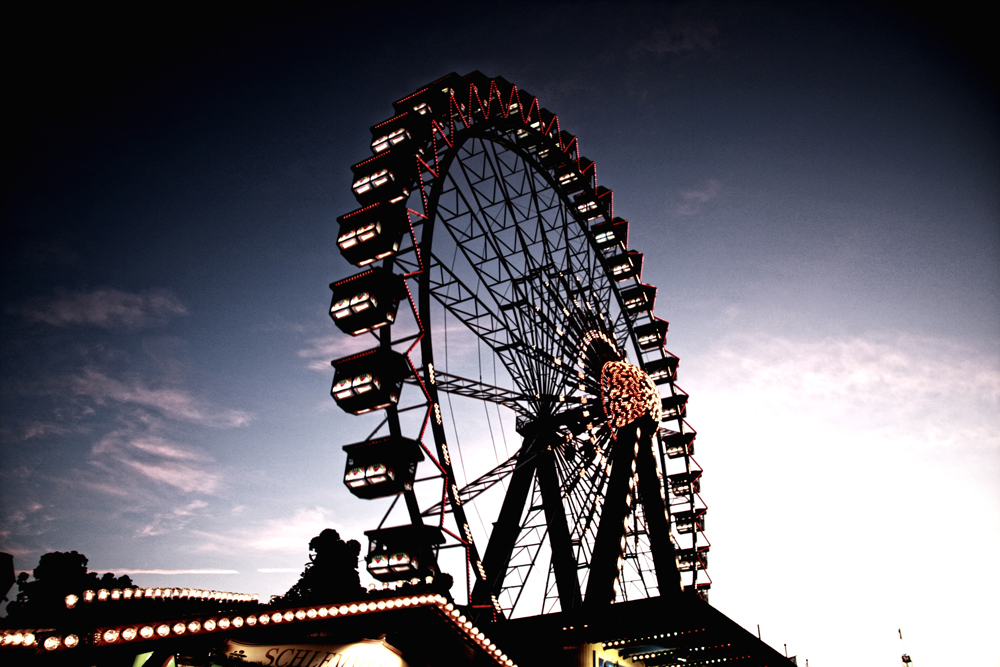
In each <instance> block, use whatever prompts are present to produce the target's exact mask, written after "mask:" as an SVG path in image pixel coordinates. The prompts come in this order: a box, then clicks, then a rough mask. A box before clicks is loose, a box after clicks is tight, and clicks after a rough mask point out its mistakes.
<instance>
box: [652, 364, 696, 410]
mask: <svg viewBox="0 0 1000 667" xmlns="http://www.w3.org/2000/svg"><path fill="white" fill-rule="evenodd" d="M674 358H676V357H674ZM668 372H669V371H668ZM654 382H655V380H654ZM674 389H676V387H675V388H674ZM687 402H688V395H687V394H685V393H683V392H681V393H678V394H673V395H671V396H664V397H663V398H661V399H660V414H661V417H660V419H661V420H662V421H668V420H671V419H680V418H681V417H684V416H685V415H686V414H687Z"/></svg>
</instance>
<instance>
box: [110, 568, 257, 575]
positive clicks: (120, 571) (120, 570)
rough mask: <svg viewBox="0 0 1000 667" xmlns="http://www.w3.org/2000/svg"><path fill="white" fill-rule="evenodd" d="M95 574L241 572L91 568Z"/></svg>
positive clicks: (227, 571) (235, 571)
mask: <svg viewBox="0 0 1000 667" xmlns="http://www.w3.org/2000/svg"><path fill="white" fill-rule="evenodd" d="M91 571H93V572H112V573H114V574H117V575H122V574H128V575H133V574H167V575H172V574H239V573H240V571H239V570H215V569H204V570H130V569H128V568H117V567H109V568H105V567H101V568H91Z"/></svg>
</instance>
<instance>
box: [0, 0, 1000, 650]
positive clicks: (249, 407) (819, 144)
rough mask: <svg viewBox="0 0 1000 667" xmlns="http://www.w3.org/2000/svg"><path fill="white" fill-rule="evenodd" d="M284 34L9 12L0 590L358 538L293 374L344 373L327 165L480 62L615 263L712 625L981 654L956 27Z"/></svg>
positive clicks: (996, 263) (979, 198)
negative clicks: (610, 209) (29, 574)
mask: <svg viewBox="0 0 1000 667" xmlns="http://www.w3.org/2000/svg"><path fill="white" fill-rule="evenodd" d="M961 6H962V5H961V4H958V5H954V7H956V8H960V7H961ZM321 7H322V5H320V4H319V3H316V4H315V5H309V6H308V9H297V10H291V9H283V10H280V11H278V10H270V11H263V10H262V11H259V12H257V13H254V14H250V15H244V16H227V17H218V16H216V17H211V16H205V15H198V14H193V13H192V14H186V15H185V14H168V13H167V12H168V9H167V7H166V6H164V7H163V9H162V11H163V14H162V15H152V14H138V13H136V14H135V15H132V16H128V17H125V20H127V22H128V25H129V26H130V27H131V29H130V30H128V31H118V30H116V29H112V27H111V25H112V24H113V22H112V21H111V19H112V18H115V19H116V20H121V17H120V16H115V17H112V16H110V14H109V15H106V16H102V15H99V11H98V14H95V13H94V11H93V10H92V9H88V10H87V13H86V14H84V13H83V12H84V10H83V9H80V10H75V11H79V12H80V14H79V15H72V14H69V15H61V16H60V15H53V14H52V13H46V14H44V15H41V14H39V15H34V14H31V15H28V14H26V15H23V16H21V17H17V20H16V21H12V22H11V24H10V25H11V29H12V30H13V31H14V32H16V33H17V34H18V35H19V39H14V40H11V42H10V43H9V44H7V45H6V46H4V49H5V57H6V59H7V60H6V61H7V62H8V64H9V65H8V67H9V69H10V70H11V72H10V74H9V77H10V81H8V83H7V88H8V90H7V95H5V97H6V99H7V106H8V107H10V109H12V111H11V112H10V117H9V119H8V122H7V134H8V136H9V138H8V142H7V146H5V149H4V152H5V155H6V158H7V165H6V170H5V179H4V181H5V188H6V192H5V194H4V198H3V202H2V224H3V227H2V230H3V231H2V234H3V235H2V241H0V252H2V271H3V277H2V281H0V294H2V304H0V336H2V343H3V344H2V348H0V363H2V375H0V377H2V382H0V439H2V440H0V551H6V552H9V553H12V554H13V555H14V563H15V568H17V569H18V570H19V571H20V570H31V569H32V568H33V567H34V566H35V565H36V564H37V563H38V558H39V556H40V555H41V554H43V553H45V552H48V551H69V550H76V551H79V552H81V553H83V554H85V555H86V556H87V557H88V558H89V559H90V569H91V570H94V571H98V572H108V571H111V572H114V573H116V574H130V575H131V576H132V579H133V580H134V581H135V582H137V583H139V584H141V585H150V586H183V587H204V588H215V589H220V590H229V591H239V592H250V593H260V594H261V595H262V596H264V597H265V598H266V596H268V595H270V594H275V593H283V592H284V591H286V590H287V589H288V588H289V587H290V586H291V585H292V584H293V583H294V582H295V581H296V579H297V576H298V573H299V572H301V570H302V567H303V564H304V563H305V562H306V560H307V557H308V542H309V539H310V538H311V537H313V536H315V535H317V534H318V533H319V532H320V531H321V530H322V529H323V528H326V527H333V528H336V529H337V530H339V531H340V533H341V534H342V535H343V536H344V537H346V538H352V539H358V540H359V541H361V542H362V543H364V542H365V538H364V536H363V531H365V530H368V529H371V528H374V527H375V525H376V524H377V523H378V520H379V519H380V517H381V515H382V511H384V509H385V505H384V504H380V503H378V502H369V503H366V502H365V501H362V500H358V499H356V498H354V497H353V496H351V495H350V494H349V493H348V492H347V490H346V489H345V488H344V485H343V483H342V475H343V466H344V453H343V451H342V450H341V446H342V445H344V444H348V443H352V442H357V441H359V440H362V439H364V437H365V436H366V434H367V433H368V432H370V431H371V430H372V428H373V427H374V425H375V424H376V423H377V419H376V418H375V417H373V416H364V417H353V416H349V415H346V414H345V413H343V412H342V411H341V410H340V409H339V408H337V406H336V405H335V404H334V402H333V401H332V400H331V398H330V395H329V391H330V384H331V380H332V369H331V368H330V365H329V362H330V360H331V359H333V358H336V357H340V356H343V355H344V354H345V353H346V351H347V350H349V349H356V348H351V347H350V345H351V344H352V343H351V342H350V341H345V337H344V336H343V335H342V334H341V333H340V332H339V331H338V330H337V329H336V328H335V327H334V326H333V324H332V322H331V321H330V318H329V316H328V315H327V309H328V307H329V299H330V291H329V288H328V284H329V283H330V282H332V281H334V280H338V279H340V278H343V277H346V276H348V275H350V274H351V273H353V272H355V271H356V269H355V268H354V267H352V266H351V265H349V264H348V263H347V262H345V261H344V260H343V259H342V258H341V257H340V256H339V254H338V252H337V248H336V243H335V241H336V230H337V225H336V217H337V216H338V215H341V214H343V213H346V212H348V211H351V210H353V209H354V208H357V204H356V202H355V200H354V197H353V195H352V194H351V191H350V181H351V171H350V166H351V165H352V164H354V163H356V162H358V161H360V160H362V159H364V158H365V157H367V156H368V155H370V149H369V144H370V141H371V135H370V132H369V127H370V126H372V125H374V124H376V123H378V122H380V121H382V120H385V119H387V118H389V117H390V116H391V115H392V102H393V101H394V100H396V99H399V98H401V97H403V96H405V95H407V94H409V93H411V92H413V91H415V90H416V89H417V88H419V87H421V86H422V85H424V84H426V83H429V82H430V81H432V80H434V79H437V78H439V77H441V76H443V75H445V74H448V73H450V72H458V73H459V74H466V73H468V72H470V71H473V70H480V71H482V72H483V73H485V74H487V75H489V76H503V77H504V78H506V79H507V80H509V81H511V82H513V83H515V84H516V85H518V87H519V88H522V89H525V90H528V91H529V92H530V93H532V94H533V95H535V96H537V97H538V98H539V101H540V103H541V104H542V105H543V106H545V107H547V108H549V109H551V110H552V111H554V112H556V113H558V114H559V118H560V122H561V126H562V128H563V129H566V130H568V131H570V132H572V133H573V134H575V135H577V137H579V140H580V143H581V147H582V153H583V154H584V155H586V156H587V157H588V158H590V159H592V160H594V161H595V162H596V163H597V168H598V171H597V174H598V181H599V183H600V184H602V185H605V186H606V187H608V188H611V189H612V190H613V191H614V193H615V212H616V213H617V214H618V215H621V216H622V217H625V218H627V219H628V220H630V223H631V226H630V234H629V244H630V246H631V247H632V248H635V249H636V250H640V251H642V252H644V253H645V264H644V267H643V271H644V273H643V281H644V282H647V283H651V284H654V285H656V286H657V287H658V288H659V291H658V296H657V301H656V314H657V315H658V316H659V317H662V318H664V319H667V320H669V321H670V323H671V324H670V335H669V338H668V348H669V349H670V350H671V351H672V352H673V353H674V354H676V355H677V356H679V357H680V359H681V363H680V370H679V384H680V386H681V387H683V388H684V390H685V391H687V392H688V393H690V395H691V401H690V403H689V410H688V415H689V419H688V420H689V422H690V423H691V425H692V426H693V427H694V428H695V429H696V430H697V431H698V440H697V443H698V449H697V459H698V462H699V463H700V464H701V465H702V466H703V467H704V469H705V473H704V477H703V485H702V496H703V497H704V499H705V501H706V502H707V503H708V506H709V514H708V519H707V526H706V532H707V535H708V538H709V539H710V540H711V543H712V552H711V560H710V564H709V570H708V571H709V574H710V575H711V577H712V580H713V582H714V583H713V587H712V590H711V602H712V604H713V605H714V606H715V607H717V608H718V609H720V610H721V611H722V612H723V613H725V614H727V615H728V616H730V617H731V618H733V619H734V620H735V621H737V622H739V623H740V624H741V625H743V626H744V627H745V628H747V629H749V630H751V631H752V632H756V626H757V624H760V626H761V633H762V637H763V639H764V640H765V641H766V642H768V643H769V644H770V645H771V646H773V647H775V648H776V649H777V650H779V651H783V650H784V649H783V644H787V646H788V652H789V655H792V654H797V655H798V656H799V664H805V663H804V659H806V658H808V659H809V664H810V665H811V667H834V666H839V665H848V664H849V665H856V666H858V667H869V666H870V667H880V666H882V665H898V664H899V655H900V654H901V653H902V652H903V651H904V650H906V651H908V652H909V653H910V654H911V655H912V656H913V659H914V664H915V665H918V666H919V667H933V666H940V667H946V666H948V665H973V664H974V665H1000V648H998V646H1000V645H998V643H997V642H996V638H995V634H996V628H997V627H1000V612H998V610H997V609H998V608H997V605H996V603H995V601H996V600H997V599H998V598H1000V570H998V568H997V566H996V563H998V562H1000V122H998V105H997V89H996V75H995V72H992V71H988V70H986V69H985V64H984V60H983V54H984V52H985V47H983V46H981V45H982V44H984V43H985V42H984V41H981V40H985V39H987V38H986V37H985V36H984V35H985V31H984V29H981V28H977V27H975V26H977V25H983V24H984V22H985V20H986V19H985V17H983V16H979V17H977V16H974V15H972V16H968V17H965V16H958V15H957V14H956V16H954V17H940V16H930V15H918V14H912V13H910V10H902V9H900V8H899V7H898V6H897V5H895V4H885V5H881V4H879V5H862V4H853V3H826V2H821V3H820V2H818V3H809V2H804V3H781V2H762V3H713V2H692V3H606V4H605V3H585V2H581V3H564V4H557V3H540V4H534V3H503V2H498V3H481V4H480V3H475V2H473V3H462V4H459V3H449V2H428V3H422V4H420V5H419V7H420V8H419V9H405V8H404V6H402V5H398V4H395V3H382V4H380V5H379V6H378V7H379V8H378V9H377V10H376V9H369V10H367V11H361V10H354V11H350V12H344V11H340V12H338V11H335V10H333V9H322V8H321ZM143 11H149V10H147V9H144V10H143ZM955 11H956V12H957V11H958V9H956V10H955ZM969 24H971V25H969ZM958 26H962V27H961V28H959V27H958ZM511 423H513V422H512V415H511ZM511 430H512V429H511ZM469 455H470V456H474V455H475V452H470V453H469ZM14 592H16V590H15V591H14ZM899 628H902V631H903V636H904V642H902V643H901V642H900V640H899V636H898V634H897V629H899Z"/></svg>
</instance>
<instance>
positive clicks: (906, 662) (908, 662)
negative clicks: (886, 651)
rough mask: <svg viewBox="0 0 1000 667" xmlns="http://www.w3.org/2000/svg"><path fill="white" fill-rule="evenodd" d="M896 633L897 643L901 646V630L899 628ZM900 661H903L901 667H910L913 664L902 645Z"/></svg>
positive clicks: (904, 645) (904, 646)
mask: <svg viewBox="0 0 1000 667" xmlns="http://www.w3.org/2000/svg"><path fill="white" fill-rule="evenodd" d="M897 632H898V633H899V643H900V644H903V629H902V628H900V629H899V630H897ZM902 660H903V667H910V665H912V664H913V659H912V658H910V654H909V652H908V651H907V650H906V644H903V657H902Z"/></svg>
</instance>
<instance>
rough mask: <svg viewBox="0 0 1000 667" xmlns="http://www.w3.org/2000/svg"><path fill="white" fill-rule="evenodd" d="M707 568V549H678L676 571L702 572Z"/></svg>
mask: <svg viewBox="0 0 1000 667" xmlns="http://www.w3.org/2000/svg"><path fill="white" fill-rule="evenodd" d="M707 567H708V547H698V548H697V549H679V550H678V551H677V569H678V570H680V571H681V572H691V571H693V570H704V569H705V568H707Z"/></svg>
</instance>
